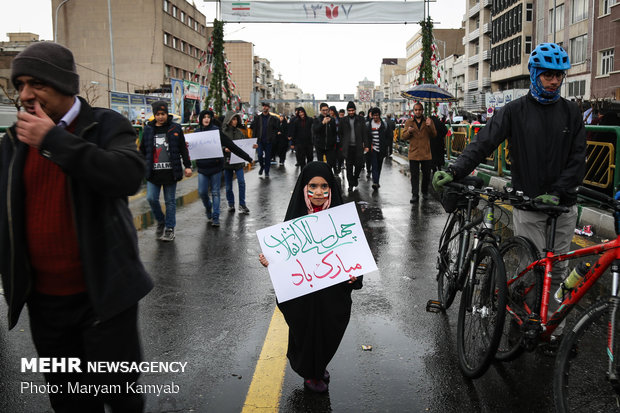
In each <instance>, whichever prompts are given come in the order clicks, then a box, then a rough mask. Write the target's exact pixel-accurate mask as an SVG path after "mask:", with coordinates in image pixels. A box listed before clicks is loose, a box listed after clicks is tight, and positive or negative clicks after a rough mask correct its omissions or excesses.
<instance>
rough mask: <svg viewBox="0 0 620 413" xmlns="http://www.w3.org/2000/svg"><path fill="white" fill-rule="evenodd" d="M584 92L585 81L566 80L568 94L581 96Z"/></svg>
mask: <svg viewBox="0 0 620 413" xmlns="http://www.w3.org/2000/svg"><path fill="white" fill-rule="evenodd" d="M585 94H586V81H585V80H576V81H574V82H568V96H583V95H585Z"/></svg>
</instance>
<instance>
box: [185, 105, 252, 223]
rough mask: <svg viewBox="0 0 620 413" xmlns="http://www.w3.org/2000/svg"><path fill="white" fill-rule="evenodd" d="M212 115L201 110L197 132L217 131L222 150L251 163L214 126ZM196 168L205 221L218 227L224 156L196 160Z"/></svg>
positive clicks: (249, 159) (243, 153)
mask: <svg viewBox="0 0 620 413" xmlns="http://www.w3.org/2000/svg"><path fill="white" fill-rule="evenodd" d="M213 118H214V115H213V112H212V111H211V110H203V111H202V112H200V115H199V116H198V125H199V126H198V130H197V131H198V132H206V131H211V130H216V131H218V133H219V135H220V142H221V145H222V148H225V149H228V150H229V151H232V152H233V153H234V154H236V155H237V156H239V157H240V158H243V159H245V160H246V161H248V162H252V158H251V157H250V155H248V154H247V153H245V151H243V149H241V148H239V147H238V146H237V145H235V143H234V142H233V141H232V140H231V139H230V138H229V137H228V136H226V135H225V134H223V133H222V132H221V131H220V129H219V128H218V127H217V126H215V125H214V119H213ZM196 167H197V168H198V195H199V196H200V199H201V200H202V204H203V205H204V207H205V214H206V215H207V221H208V222H211V226H213V227H219V226H220V187H221V185H222V171H223V170H224V156H223V155H222V157H220V158H209V159H197V160H196ZM209 190H210V191H211V199H209Z"/></svg>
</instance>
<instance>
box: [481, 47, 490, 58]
mask: <svg viewBox="0 0 620 413" xmlns="http://www.w3.org/2000/svg"><path fill="white" fill-rule="evenodd" d="M482 60H491V50H489V49H487V50H485V51H484V52H482Z"/></svg>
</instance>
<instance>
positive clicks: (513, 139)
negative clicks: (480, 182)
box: [432, 43, 586, 334]
mask: <svg viewBox="0 0 620 413" xmlns="http://www.w3.org/2000/svg"><path fill="white" fill-rule="evenodd" d="M528 69H529V71H530V90H529V93H528V94H527V95H525V96H523V97H521V98H519V99H516V100H513V101H512V102H509V103H508V104H506V106H504V107H503V108H501V109H499V110H498V111H497V112H496V113H495V114H494V115H493V117H492V118H491V119H490V120H489V121H488V123H487V124H486V126H485V127H484V128H482V130H481V131H480V132H479V133H478V136H477V138H476V139H475V140H474V141H473V142H472V143H470V144H469V145H467V147H466V148H465V150H464V151H463V153H462V154H461V156H459V158H458V159H457V160H456V161H455V162H454V164H453V165H452V166H450V167H449V168H448V170H447V171H438V172H436V173H435V175H434V176H433V181H432V182H433V187H434V188H435V189H436V190H440V189H441V187H442V186H443V185H445V184H446V183H447V182H450V181H452V180H453V179H457V180H458V179H461V178H463V177H465V176H467V175H468V174H469V173H471V172H472V171H473V170H474V168H475V167H476V166H477V165H478V164H479V163H481V162H483V161H484V159H485V158H486V157H487V156H489V155H490V154H491V153H492V152H493V151H494V150H495V149H496V148H497V147H498V146H499V144H500V143H502V142H503V141H504V140H505V139H507V140H508V148H509V152H510V167H511V175H512V187H513V188H514V189H515V190H519V191H523V193H524V194H525V195H527V196H529V197H530V198H538V199H539V200H541V201H542V202H543V203H547V204H553V205H564V206H568V207H570V212H569V213H566V214H562V215H561V216H560V217H559V218H558V222H557V228H556V238H555V250H556V252H558V253H562V252H566V251H568V250H569V248H570V243H571V240H572V237H573V234H574V229H575V225H576V224H577V208H576V206H575V204H576V202H577V195H576V191H575V189H576V188H577V186H578V185H580V184H581V182H582V180H583V177H584V174H585V166H586V135H585V128H584V125H583V120H582V118H581V112H580V111H579V107H578V106H577V104H576V103H574V102H569V101H568V100H566V99H564V98H562V97H561V96H560V87H561V86H562V82H563V81H564V78H565V77H566V71H567V70H568V69H570V61H569V58H568V54H567V53H566V51H565V50H564V49H563V48H562V47H561V46H559V45H557V44H555V43H541V44H539V45H538V46H537V47H536V48H535V49H534V50H533V51H532V53H531V54H530V58H529V61H528ZM546 220H547V215H546V214H544V213H541V212H536V211H523V210H517V209H515V210H514V212H513V223H514V230H515V235H524V236H526V237H527V238H530V239H531V240H532V241H533V242H534V244H535V245H536V247H537V248H538V249H539V250H540V251H542V249H543V248H544V247H545V239H546V237H545V235H546V234H545V230H546ZM566 265H567V262H563V263H558V264H556V266H554V270H553V279H554V284H557V285H559V283H560V282H561V280H562V279H563V275H564V273H565V269H566ZM551 301H553V300H551ZM558 330H560V329H558ZM558 330H556V334H559V332H558Z"/></svg>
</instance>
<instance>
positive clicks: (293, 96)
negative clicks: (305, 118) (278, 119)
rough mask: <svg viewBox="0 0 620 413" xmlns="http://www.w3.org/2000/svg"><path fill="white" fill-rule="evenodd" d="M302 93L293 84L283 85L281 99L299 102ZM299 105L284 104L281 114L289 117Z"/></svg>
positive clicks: (294, 103) (293, 103)
mask: <svg viewBox="0 0 620 413" xmlns="http://www.w3.org/2000/svg"><path fill="white" fill-rule="evenodd" d="M302 94H303V91H302V90H301V89H300V88H299V87H297V85H295V84H293V83H285V84H284V88H283V90H282V99H284V100H300V99H301V96H302ZM298 106H299V104H298V103H296V102H284V105H283V107H282V110H281V113H284V114H285V115H291V114H293V113H295V108H296V107H298Z"/></svg>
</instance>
